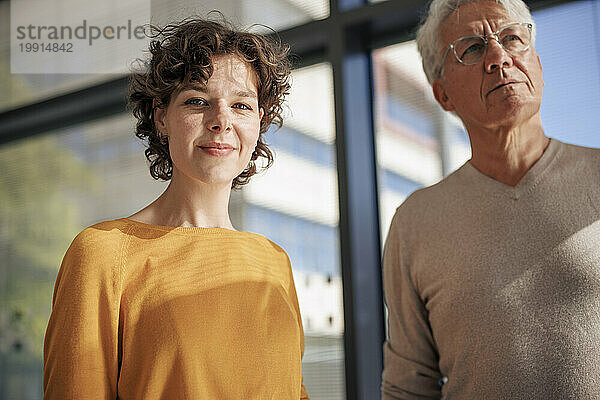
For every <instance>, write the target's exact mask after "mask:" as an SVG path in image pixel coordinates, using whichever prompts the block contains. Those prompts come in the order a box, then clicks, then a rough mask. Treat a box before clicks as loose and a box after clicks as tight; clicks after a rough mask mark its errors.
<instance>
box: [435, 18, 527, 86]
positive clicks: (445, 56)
mask: <svg viewBox="0 0 600 400" xmlns="http://www.w3.org/2000/svg"><path fill="white" fill-rule="evenodd" d="M515 25H523V26H526V27H527V29H529V35H530V36H531V35H532V34H533V32H532V31H533V24H532V23H530V22H514V23H512V24H508V25H504V26H503V27H501V28H500V29H498V30H497V31H496V32H492V33H490V34H487V35H469V36H462V37H459V38H458V39H456V40H455V41H453V42H452V43H450V44H449V45H448V47H446V51H445V52H444V57H442V63H441V64H440V68H439V70H440V71H439V73H438V77H439V78H441V77H442V76H444V65H445V64H446V58H447V57H448V53H449V52H450V49H452V53H454V58H456V61H458V62H459V63H461V64H462V65H475V64H477V63H478V62H479V61H481V60H479V61H477V62H476V63H473V64H465V63H464V62H463V61H462V60H461V59H460V58H459V57H458V54H456V48H455V47H454V44H455V43H456V42H458V41H459V40H463V39H468V38H480V39H483V42H484V43H485V50H484V52H483V54H484V55H485V53H486V52H487V49H488V46H489V44H488V39H489V38H491V39H495V40H496V42H498V44H500V46H501V47H502V49H503V50H504V51H506V52H507V53H509V54H514V53H515V52H514V51H511V50H508V49H507V48H506V47H504V45H503V44H502V42H501V41H500V38H499V37H498V34H499V33H500V32H502V31H503V30H505V29H506V28H508V27H511V26H515ZM530 46H531V37H530V39H529V43H528V44H527V46H525V48H524V49H523V50H521V51H518V52H516V53H523V52H525V51H527V50H529V47H530ZM483 58H484V56H482V58H481V59H483Z"/></svg>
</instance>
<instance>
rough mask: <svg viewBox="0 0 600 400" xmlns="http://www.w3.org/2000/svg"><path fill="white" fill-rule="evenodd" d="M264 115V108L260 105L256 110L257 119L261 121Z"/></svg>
mask: <svg viewBox="0 0 600 400" xmlns="http://www.w3.org/2000/svg"><path fill="white" fill-rule="evenodd" d="M264 116H265V109H264V108H262V107H261V108H260V110H258V119H259V120H261V121H262V119H263V117H264Z"/></svg>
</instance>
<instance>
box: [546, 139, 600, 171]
mask: <svg viewBox="0 0 600 400" xmlns="http://www.w3.org/2000/svg"><path fill="white" fill-rule="evenodd" d="M552 140H554V141H557V142H558V143H559V146H560V150H561V153H560V157H559V158H560V162H559V166H560V167H559V169H558V171H563V173H566V175H567V176H570V175H573V174H576V175H577V176H579V177H580V178H581V179H586V178H587V179H592V180H597V179H600V149H598V148H594V147H585V146H578V145H575V144H570V143H564V142H561V141H559V140H556V139H552Z"/></svg>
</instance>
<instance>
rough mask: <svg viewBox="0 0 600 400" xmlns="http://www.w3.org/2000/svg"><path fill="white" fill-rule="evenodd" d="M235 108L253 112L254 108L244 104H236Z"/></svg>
mask: <svg viewBox="0 0 600 400" xmlns="http://www.w3.org/2000/svg"><path fill="white" fill-rule="evenodd" d="M233 107H234V108H239V109H241V110H252V107H250V106H249V105H248V104H244V103H235V104H234V105H233Z"/></svg>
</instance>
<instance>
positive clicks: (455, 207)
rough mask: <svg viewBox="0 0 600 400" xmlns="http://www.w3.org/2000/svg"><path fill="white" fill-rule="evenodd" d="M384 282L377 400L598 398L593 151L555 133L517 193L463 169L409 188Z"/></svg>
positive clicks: (599, 262)
mask: <svg viewBox="0 0 600 400" xmlns="http://www.w3.org/2000/svg"><path fill="white" fill-rule="evenodd" d="M384 288H385V298H386V303H387V306H388V308H389V320H388V329H389V332H388V333H389V335H388V340H387V341H386V343H385V345H384V357H385V368H384V372H383V388H382V389H383V398H384V399H439V398H444V399H486V400H492V399H503V400H504V399H545V400H550V399H581V400H584V399H585V400H591V399H600V150H598V149H587V148H582V147H577V146H573V145H567V144H563V143H560V142H558V141H556V140H552V141H551V143H550V145H549V146H548V148H547V149H546V151H545V152H544V154H543V156H542V158H541V159H540V160H539V161H538V162H537V163H536V164H535V165H534V166H533V167H532V168H531V170H530V171H529V172H528V173H527V174H526V175H525V177H524V178H523V179H522V180H521V181H520V182H519V184H518V185H517V186H515V187H510V186H507V185H504V184H502V183H500V182H498V181H495V180H493V179H492V178H490V177H488V176H486V175H483V174H482V173H480V172H479V171H478V170H476V169H475V168H474V167H472V166H471V165H470V164H469V163H466V164H465V165H463V166H462V167H461V168H460V169H459V170H457V171H456V172H454V173H453V174H451V175H450V176H448V177H447V178H445V179H444V180H443V181H441V182H440V183H438V184H436V185H434V186H432V187H429V188H426V189H422V190H419V191H417V192H415V193H414V194H413V195H411V196H410V197H409V198H408V199H407V200H406V201H405V202H404V204H402V205H401V206H400V207H399V208H398V210H397V212H396V215H395V216H394V219H393V221H392V225H391V228H390V232H389V235H388V239H387V242H386V246H385V251H384ZM441 382H446V383H445V384H443V386H441V384H440V383H441Z"/></svg>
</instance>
